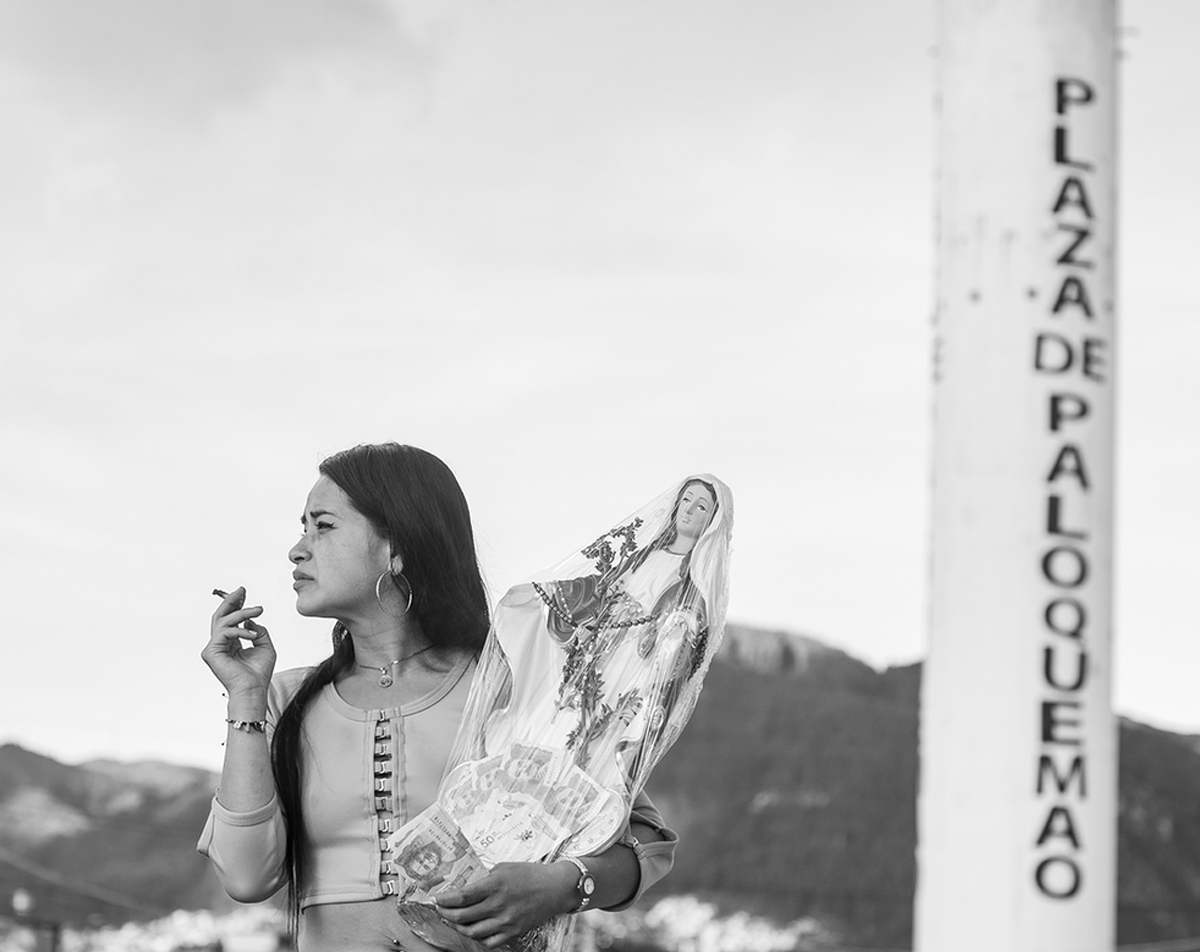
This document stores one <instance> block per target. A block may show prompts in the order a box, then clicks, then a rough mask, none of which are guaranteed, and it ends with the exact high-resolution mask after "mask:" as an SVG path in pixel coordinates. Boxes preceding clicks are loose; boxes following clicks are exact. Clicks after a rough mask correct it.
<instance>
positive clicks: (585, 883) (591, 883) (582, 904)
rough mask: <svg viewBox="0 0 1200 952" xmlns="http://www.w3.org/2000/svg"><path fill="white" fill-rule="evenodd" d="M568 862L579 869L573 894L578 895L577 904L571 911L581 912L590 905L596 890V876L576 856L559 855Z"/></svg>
mask: <svg viewBox="0 0 1200 952" xmlns="http://www.w3.org/2000/svg"><path fill="white" fill-rule="evenodd" d="M559 859H564V860H566V861H567V862H568V863H574V864H575V866H576V867H578V869H579V881H578V882H577V883H575V895H576V896H578V897H579V905H578V906H576V907H575V908H574V909H572V910H571V911H572V912H583V911H584V910H585V909H588V908H590V907H591V905H592V894H593V893H594V892H595V891H596V877H595V876H593V875H592V871H591V870H590V869H588V868H587V866H586V865H585V864H584V862H583V860H581V859H580V858H579V857H578V856H560V857H559Z"/></svg>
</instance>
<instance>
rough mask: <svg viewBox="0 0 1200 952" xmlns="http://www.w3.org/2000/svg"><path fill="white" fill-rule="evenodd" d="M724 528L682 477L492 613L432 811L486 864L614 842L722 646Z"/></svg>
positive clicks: (723, 496)
mask: <svg viewBox="0 0 1200 952" xmlns="http://www.w3.org/2000/svg"><path fill="white" fill-rule="evenodd" d="M732 527H733V497H732V495H731V494H730V492H729V488H728V487H727V486H726V485H725V484H724V483H722V482H721V481H720V480H719V479H717V478H715V477H713V476H710V475H707V474H702V475H695V476H688V477H686V478H685V479H683V480H681V481H680V482H679V483H676V484H675V485H674V486H672V487H671V488H670V489H669V490H667V491H666V492H664V493H662V494H661V495H659V496H657V497H656V498H655V499H653V500H651V501H650V502H649V503H648V504H646V505H645V506H643V507H642V508H641V509H639V510H638V511H637V512H635V513H633V515H631V516H629V517H628V518H626V519H624V520H622V521H621V522H619V523H618V524H617V525H616V526H615V527H613V528H611V529H609V530H608V531H607V532H605V533H603V534H602V535H601V536H599V537H598V538H596V539H595V540H594V541H592V542H590V543H588V544H587V545H584V546H583V547H581V548H579V549H577V550H575V551H573V552H572V553H571V554H570V555H568V556H567V557H566V558H564V559H563V560H561V561H560V562H558V563H557V564H555V565H553V566H551V567H550V568H548V569H546V570H545V571H542V572H538V573H537V574H535V575H534V576H532V577H531V578H530V579H528V580H527V581H525V582H523V583H521V584H519V585H516V586H514V587H513V588H512V589H510V590H509V591H508V593H507V594H506V595H505V596H504V598H503V599H502V600H501V601H500V604H499V605H498V606H497V608H496V612H495V618H494V620H493V623H492V630H491V633H490V635H489V637H488V640H487V644H486V645H485V647H484V649H483V653H482V655H481V656H480V660H479V668H478V670H477V671H476V673H475V677H474V680H473V682H472V685H471V691H470V695H469V697H468V699H467V702H466V709H465V711H464V713H463V719H462V724H461V726H460V728H459V731H458V735H457V739H456V740H455V743H454V747H453V750H452V752H451V755H450V762H449V765H448V767H447V770H446V775H445V778H444V779H443V781H442V786H441V789H440V791H439V794H438V801H437V803H436V804H435V807H434V808H431V809H436V810H438V811H441V812H440V814H439V822H440V823H444V824H447V828H453V835H454V836H456V837H459V836H461V837H465V839H466V841H468V842H469V843H470V848H471V850H472V851H473V853H474V855H475V857H477V858H478V860H479V862H480V863H481V864H482V866H483V867H485V868H490V867H492V866H494V865H496V864H497V863H500V862H512V861H531V860H534V861H535V860H542V859H545V860H554V859H556V858H559V857H561V856H585V855H590V854H594V853H597V852H600V851H602V850H603V849H605V848H606V847H607V846H609V845H610V844H612V843H613V842H615V841H616V840H617V838H618V837H619V836H620V834H621V832H622V831H623V829H624V828H625V825H626V823H627V821H628V819H629V814H630V808H631V806H632V804H633V801H634V798H635V797H636V796H637V795H638V793H639V792H640V791H641V790H642V788H643V787H644V786H645V783H646V780H647V778H648V777H649V775H650V771H651V770H652V769H653V767H654V766H655V764H657V763H658V762H659V760H660V759H661V758H662V756H663V754H665V753H666V751H667V750H668V749H669V748H670V746H671V745H672V744H673V743H674V742H675V739H676V738H677V737H678V736H679V733H680V731H682V729H683V727H684V724H686V723H687V720H688V718H689V717H690V715H691V713H692V710H693V708H694V707H695V705H696V700H697V697H698V695H699V693H700V688H701V684H702V682H703V679H704V676H705V673H706V672H707V671H708V668H709V665H710V663H711V661H712V658H713V655H714V654H715V653H716V650H717V647H718V646H719V644H720V641H721V636H722V633H723V631H724V627H725V608H726V603H727V601H728V578H729V547H730V534H731V530H732ZM420 819H421V818H419V817H418V818H416V819H415V820H414V821H413V824H417V825H419V821H420ZM413 824H410V826H413ZM400 834H401V836H400V838H399V839H398V840H397V843H396V846H397V847H399V846H403V845H406V842H407V840H406V839H405V837H408V836H409V834H408V833H407V832H406V831H405V830H402V831H400ZM401 840H404V842H401ZM551 944H552V945H553V944H554V943H553V942H552V943H551Z"/></svg>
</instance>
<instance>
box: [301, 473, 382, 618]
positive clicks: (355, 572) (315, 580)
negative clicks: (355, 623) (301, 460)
mask: <svg viewBox="0 0 1200 952" xmlns="http://www.w3.org/2000/svg"><path fill="white" fill-rule="evenodd" d="M300 521H301V524H302V525H303V527H304V532H303V534H302V535H301V536H300V541H298V542H297V543H296V544H295V545H294V546H292V548H291V551H289V552H288V558H289V559H290V560H291V562H292V564H293V565H294V566H295V568H294V570H293V571H292V577H293V578H294V579H295V581H294V583H293V585H292V587H293V588H294V589H295V590H296V611H298V612H299V613H300V614H301V615H313V616H317V617H320V618H339V619H343V620H345V619H348V618H355V617H361V615H363V614H364V613H369V612H372V611H373V610H374V609H375V607H376V601H375V582H376V580H377V579H378V578H379V576H380V574H381V573H382V572H384V571H386V570H387V569H388V567H389V546H388V543H387V540H386V539H384V538H383V537H382V536H381V535H380V534H379V533H378V532H377V531H376V530H375V527H374V526H373V525H372V524H371V523H370V522H369V521H368V520H367V518H366V516H364V515H362V513H360V512H359V511H358V510H357V509H355V508H354V506H353V505H351V503H350V499H349V497H348V496H347V495H346V494H345V493H344V492H342V488H341V487H340V486H338V484H337V483H335V482H334V481H333V480H332V479H330V478H329V477H328V476H322V477H321V478H320V479H318V480H317V482H316V485H314V486H313V488H312V491H311V492H309V494H308V500H307V502H306V503H305V506H304V515H303V516H301V520H300Z"/></svg>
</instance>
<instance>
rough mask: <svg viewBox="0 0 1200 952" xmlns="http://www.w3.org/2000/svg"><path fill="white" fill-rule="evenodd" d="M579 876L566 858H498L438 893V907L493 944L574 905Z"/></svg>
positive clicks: (456, 924) (463, 930)
mask: <svg viewBox="0 0 1200 952" xmlns="http://www.w3.org/2000/svg"><path fill="white" fill-rule="evenodd" d="M578 880H579V871H578V870H577V869H576V868H575V866H574V865H572V864H571V863H548V864H547V863H498V864H497V865H496V866H495V867H494V868H493V869H492V871H491V872H490V873H488V874H487V875H486V876H484V877H483V878H482V879H477V880H476V881H475V882H473V883H469V884H468V885H466V886H464V887H463V888H462V889H459V890H455V891H451V892H445V893H442V894H441V895H439V896H437V897H436V898H437V904H438V912H439V913H440V914H441V915H442V917H443V918H444V919H446V920H447V921H448V922H450V923H452V924H453V925H454V927H455V928H456V929H458V931H459V932H461V933H462V934H463V935H466V936H470V937H471V938H472V939H475V940H476V941H478V942H481V943H483V944H484V945H485V946H487V947H488V948H489V949H495V948H499V947H500V946H502V945H504V944H505V943H506V942H511V941H512V940H513V939H515V938H517V936H520V935H524V934H525V933H526V932H528V931H529V930H530V929H536V928H537V927H538V926H540V925H542V924H543V923H544V922H546V921H548V920H549V919H551V918H552V917H553V916H556V915H559V914H561V913H565V912H570V911H571V910H573V909H574V908H575V905H576V902H575V883H576V882H577V881H578Z"/></svg>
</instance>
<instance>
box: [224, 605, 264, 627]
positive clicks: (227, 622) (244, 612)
mask: <svg viewBox="0 0 1200 952" xmlns="http://www.w3.org/2000/svg"><path fill="white" fill-rule="evenodd" d="M262 613H263V609H262V606H261V605H251V606H250V607H249V608H239V609H238V610H237V611H232V612H229V614H227V615H222V616H221V617H220V618H218V619H217V623H219V625H220V626H221V627H224V628H236V627H238V626H239V625H241V624H242V623H243V622H246V621H249V620H250V619H251V618H257V617H258V616H259V615H261V614H262ZM216 626H217V625H216V624H214V627H216Z"/></svg>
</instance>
